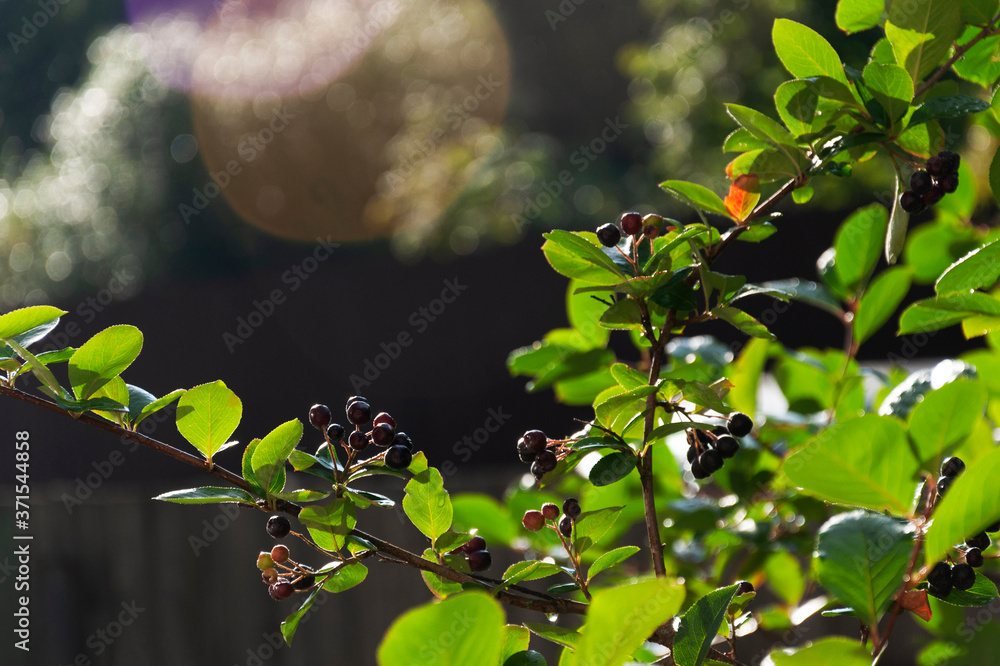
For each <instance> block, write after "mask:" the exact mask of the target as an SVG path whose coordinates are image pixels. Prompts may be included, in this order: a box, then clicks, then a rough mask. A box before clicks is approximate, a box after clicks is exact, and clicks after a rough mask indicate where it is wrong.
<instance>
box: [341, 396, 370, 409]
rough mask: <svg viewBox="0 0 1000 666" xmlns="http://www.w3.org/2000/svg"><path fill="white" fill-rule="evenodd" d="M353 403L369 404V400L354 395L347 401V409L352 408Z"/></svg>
mask: <svg viewBox="0 0 1000 666" xmlns="http://www.w3.org/2000/svg"><path fill="white" fill-rule="evenodd" d="M352 402H368V398H366V397H365V396H363V395H352V396H351V397H350V398H348V399H347V403H346V405H345V409H346V408H347V407H350V406H351V403H352Z"/></svg>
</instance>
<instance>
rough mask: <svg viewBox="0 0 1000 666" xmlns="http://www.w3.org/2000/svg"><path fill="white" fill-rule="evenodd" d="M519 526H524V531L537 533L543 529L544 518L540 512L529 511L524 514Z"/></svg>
mask: <svg viewBox="0 0 1000 666" xmlns="http://www.w3.org/2000/svg"><path fill="white" fill-rule="evenodd" d="M521 524H522V525H524V529H526V530H530V531H532V532H537V531H538V530H540V529H542V528H543V527H545V516H543V515H542V512H541V511H538V510H535V509H531V510H530V511H525V512H524V518H522V519H521Z"/></svg>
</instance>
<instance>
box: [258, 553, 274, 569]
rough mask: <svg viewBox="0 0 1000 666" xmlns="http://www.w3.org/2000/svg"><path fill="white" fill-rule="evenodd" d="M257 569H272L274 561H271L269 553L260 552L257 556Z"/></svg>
mask: <svg viewBox="0 0 1000 666" xmlns="http://www.w3.org/2000/svg"><path fill="white" fill-rule="evenodd" d="M257 568H258V569H260V570H261V571H267V570H268V569H273V568H274V560H272V559H271V553H269V552H267V551H264V550H262V551H261V552H260V555H258V556H257Z"/></svg>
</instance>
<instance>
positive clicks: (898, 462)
mask: <svg viewBox="0 0 1000 666" xmlns="http://www.w3.org/2000/svg"><path fill="white" fill-rule="evenodd" d="M783 469H784V472H785V475H786V476H787V477H788V478H789V480H791V482H792V483H793V484H795V485H796V486H799V487H800V488H802V489H803V492H804V493H805V494H807V495H812V496H815V497H819V498H820V499H824V500H827V501H830V502H835V503H838V504H847V505H851V506H862V507H868V508H871V509H875V510H878V511H881V510H889V511H892V512H894V513H897V514H905V513H906V512H908V511H909V510H910V508H911V506H912V505H913V493H914V485H915V484H914V481H913V479H914V475H915V474H916V473H917V470H918V469H919V461H918V460H917V459H916V456H915V455H914V453H913V451H912V450H911V449H910V445H909V443H908V441H907V438H906V430H905V429H904V428H903V426H902V425H901V424H900V422H899V421H897V420H896V419H894V418H892V417H888V416H876V415H874V414H867V415H865V416H861V417H858V418H855V419H851V420H849V421H843V422H841V423H836V424H834V425H832V426H830V427H829V428H827V429H826V430H824V431H822V432H821V433H819V434H818V435H816V436H815V437H813V438H812V439H811V440H809V441H808V442H807V443H806V444H805V445H803V446H802V447H800V448H798V449H797V450H796V451H795V452H794V453H792V454H791V455H790V456H788V458H786V459H785V462H784V466H783Z"/></svg>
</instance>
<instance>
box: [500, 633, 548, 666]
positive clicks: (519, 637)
mask: <svg viewBox="0 0 1000 666" xmlns="http://www.w3.org/2000/svg"><path fill="white" fill-rule="evenodd" d="M503 630H504V640H503V650H502V651H501V653H500V663H501V664H503V665H504V666H508V665H507V664H506V663H505V662H506V660H507V659H510V658H511V657H512V656H514V655H515V654H517V653H519V652H524V651H526V650H527V649H528V643H529V641H530V640H531V633H530V632H529V631H528V629H527V628H526V627H522V626H521V625H519V624H508V625H507V626H505V627H504V628H503ZM536 654H537V653H536ZM544 663H545V662H544V660H543V661H542V664H544ZM511 666H513V664H511Z"/></svg>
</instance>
